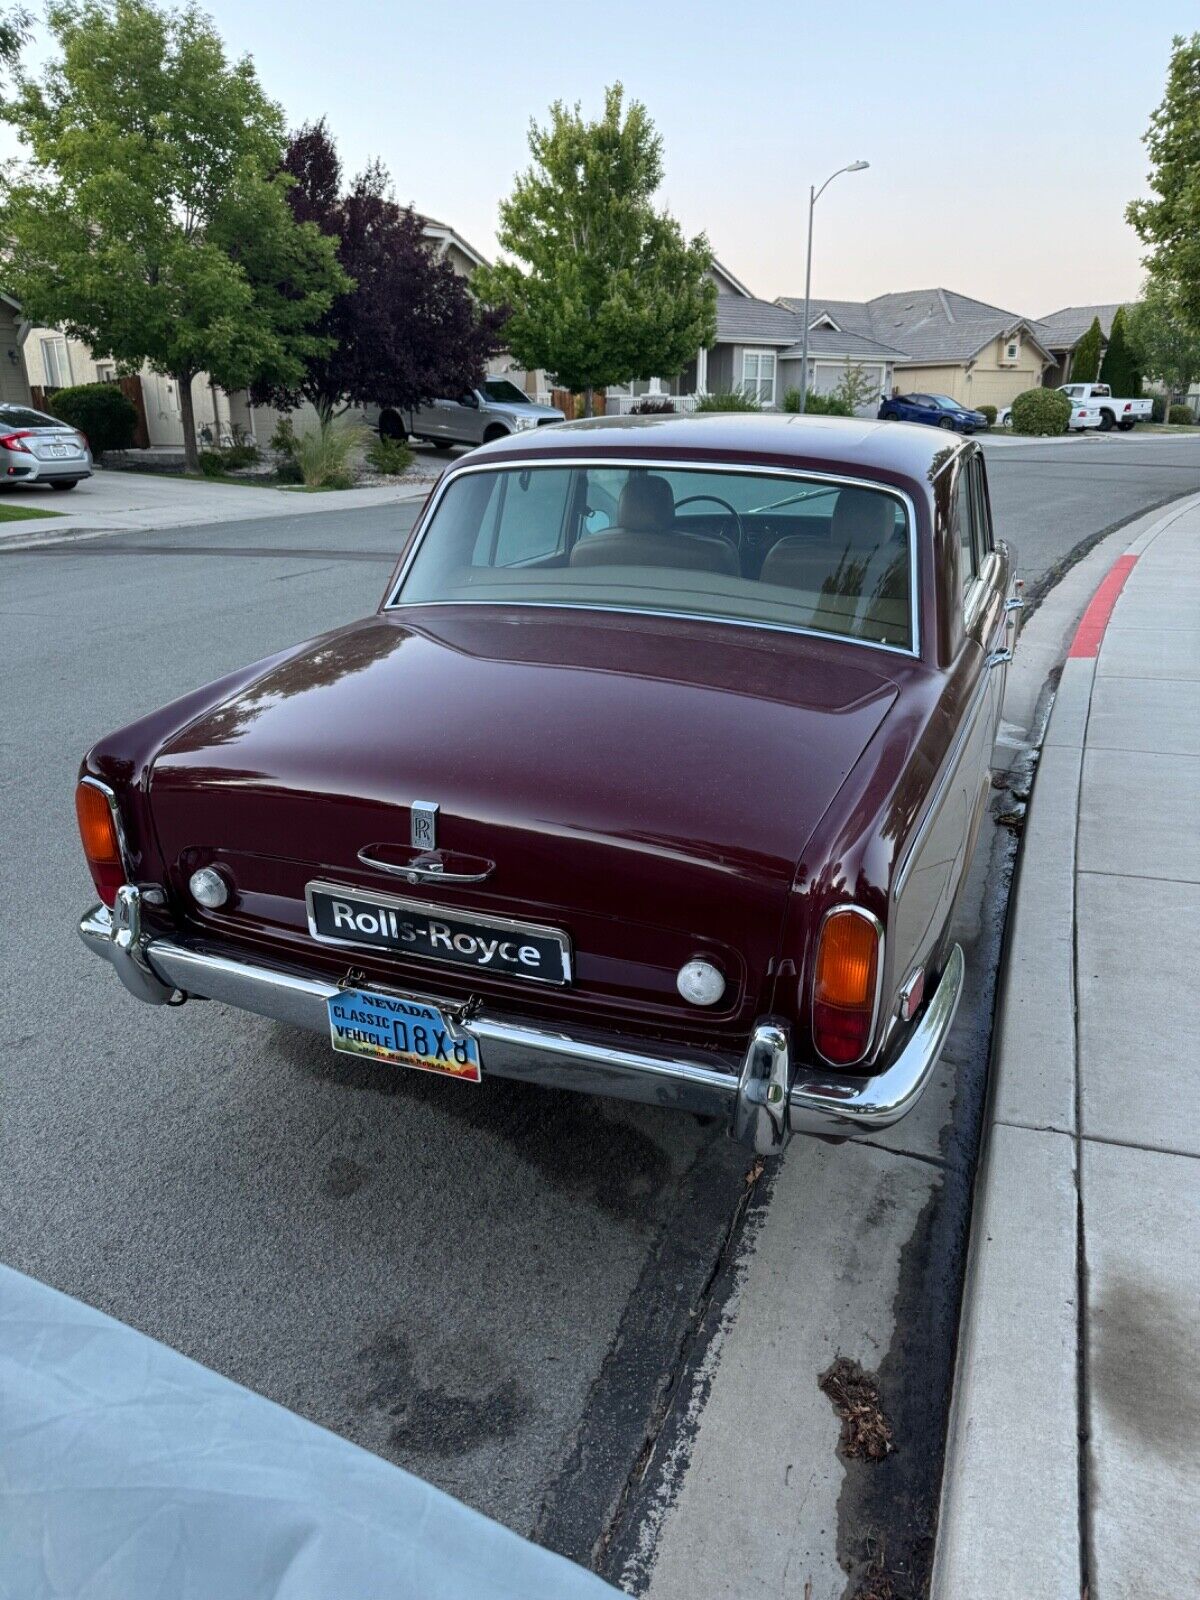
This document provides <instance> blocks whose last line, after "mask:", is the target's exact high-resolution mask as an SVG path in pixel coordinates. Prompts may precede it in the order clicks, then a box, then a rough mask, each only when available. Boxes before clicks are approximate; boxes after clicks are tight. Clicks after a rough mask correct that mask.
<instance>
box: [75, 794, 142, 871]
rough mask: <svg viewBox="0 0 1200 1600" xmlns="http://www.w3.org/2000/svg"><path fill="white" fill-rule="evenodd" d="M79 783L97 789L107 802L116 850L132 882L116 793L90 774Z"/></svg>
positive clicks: (123, 826)
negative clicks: (115, 839)
mask: <svg viewBox="0 0 1200 1600" xmlns="http://www.w3.org/2000/svg"><path fill="white" fill-rule="evenodd" d="M79 782H80V783H81V784H87V786H88V788H89V789H98V790H99V791H100V793H101V794H102V795H103V796H104V798H105V799H106V800H107V801H108V810H109V815H110V816H111V817H112V819H113V827H114V828H115V829H116V832H117V849H118V850H119V851H120V853H121V866H122V867H123V868H124V870H125V876H126V878H127V879H129V881H130V882H132V881H133V873H132V872H131V871H130V863H129V843H128V840H127V839H126V837H125V823H124V821H123V820H122V817H121V808H120V806H119V805H118V804H117V796H116V791H115V790H114V789H111V788H110V787H109V785H108V784H107V783H104V782H103V781H102V780H101V779H100V778H93V777H92V776H91V774H90V773H87V774H85V775H84V776H83V777H82V778H80V780H79Z"/></svg>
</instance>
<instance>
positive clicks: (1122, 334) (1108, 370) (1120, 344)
mask: <svg viewBox="0 0 1200 1600" xmlns="http://www.w3.org/2000/svg"><path fill="white" fill-rule="evenodd" d="M1100 378H1101V381H1102V382H1104V383H1106V384H1108V386H1109V388H1110V389H1111V390H1112V392H1113V393H1114V394H1119V395H1134V396H1136V395H1139V394H1141V392H1142V375H1141V373H1140V372H1139V371H1138V364H1137V360H1136V358H1135V356H1134V354H1133V351H1132V349H1131V348H1130V345H1129V339H1128V337H1127V331H1126V324H1125V307H1124V306H1118V307H1117V312H1116V315H1115V316H1114V317H1113V320H1112V327H1111V328H1110V330H1109V334H1108V349H1107V350H1106V351H1105V352H1104V360H1103V362H1102V363H1101V367H1100Z"/></svg>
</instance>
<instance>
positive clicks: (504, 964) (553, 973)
mask: <svg viewBox="0 0 1200 1600" xmlns="http://www.w3.org/2000/svg"><path fill="white" fill-rule="evenodd" d="M305 899H306V900H307V902H308V931H309V932H310V933H311V934H312V936H313V938H314V939H319V940H320V941H321V943H322V944H337V945H350V946H354V947H360V946H361V947H365V948H367V949H373V950H388V951H391V952H393V953H394V954H396V955H401V956H406V957H413V958H415V959H419V960H424V961H431V962H432V961H436V962H440V963H443V964H444V965H447V966H452V967H457V968H459V969H460V970H466V971H471V972H479V973H490V974H496V973H499V974H500V975H501V976H502V977H505V978H523V979H525V980H526V981H528V982H532V983H557V984H563V983H569V982H570V981H571V945H570V941H569V940H568V938H567V936H566V934H565V933H562V932H560V931H559V929H557V928H545V927H542V926H541V925H540V924H534V923H529V922H509V921H506V920H504V919H503V918H499V917H476V916H474V915H473V914H472V913H471V912H464V911H458V910H449V909H448V908H447V907H445V906H434V905H430V904H429V903H428V902H427V901H425V900H407V899H402V898H401V897H400V896H398V895H390V894H372V893H369V892H368V891H367V890H365V889H343V888H342V887H341V886H340V885H339V884H335V883H310V884H309V885H308V886H307V888H306V889H305Z"/></svg>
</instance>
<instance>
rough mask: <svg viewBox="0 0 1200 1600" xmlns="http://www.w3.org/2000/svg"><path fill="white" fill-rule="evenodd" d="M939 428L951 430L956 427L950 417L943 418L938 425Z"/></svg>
mask: <svg viewBox="0 0 1200 1600" xmlns="http://www.w3.org/2000/svg"><path fill="white" fill-rule="evenodd" d="M938 427H939V428H951V429H952V428H953V427H954V423H953V422H952V421H951V420H950V418H949V417H943V418H942V420H941V421H940V422H939V423H938Z"/></svg>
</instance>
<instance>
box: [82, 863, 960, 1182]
mask: <svg viewBox="0 0 1200 1600" xmlns="http://www.w3.org/2000/svg"><path fill="white" fill-rule="evenodd" d="M79 934H80V937H81V938H82V940H83V942H84V944H85V945H87V946H88V948H89V949H91V950H94V951H95V952H96V954H97V955H99V956H102V957H103V958H104V959H105V960H106V961H108V962H109V963H110V964H111V965H112V966H113V967H114V968H115V969H116V972H117V975H118V976H119V977H120V979H121V982H122V983H123V984H124V985H125V987H126V988H127V989H128V990H129V992H130V994H132V995H134V996H135V997H136V998H137V999H139V1000H145V1001H147V1002H149V1003H150V1004H152V1005H163V1004H166V1003H168V1002H173V1003H179V1001H180V1000H181V999H182V998H183V997H185V996H187V995H196V996H199V997H203V998H206V999H209V1000H219V1001H222V1002H224V1003H225V1004H226V1005H231V1006H237V1007H239V1008H240V1009H241V1010H243V1011H253V1012H255V1013H256V1014H257V1015H258V1016H262V1017H271V1018H273V1019H274V1020H275V1021H277V1022H286V1023H291V1024H293V1025H294V1026H296V1027H300V1028H308V1029H310V1030H312V1031H313V1032H316V1033H322V1034H324V1033H327V1032H328V1027H329V1023H328V1017H327V1012H326V1007H325V1002H326V1001H327V1000H329V999H330V998H331V997H332V996H334V995H336V994H338V993H339V989H338V986H337V984H335V983H327V982H323V981H321V980H320V979H317V978H309V977H305V976H304V975H303V974H302V973H298V972H289V971H285V970H283V969H280V968H274V967H265V966H259V965H257V964H252V963H250V962H246V961H232V960H230V959H229V958H228V957H227V956H221V955H215V954H213V953H212V952H210V951H205V950H194V949H191V948H189V947H188V946H186V945H182V944H176V943H175V942H174V941H173V940H171V939H162V938H156V937H150V936H146V935H143V933H142V930H141V894H140V891H139V890H138V889H137V888H135V887H134V886H133V885H132V884H125V885H123V886H122V887H121V888H120V889H119V890H118V891H117V904H116V909H115V912H110V911H109V910H108V908H107V906H102V905H98V906H93V907H92V909H91V910H90V911H89V912H87V914H86V915H85V916H84V917H83V919H82V921H81V922H80V924H79ZM962 986H963V954H962V950H961V949H960V948H959V946H958V945H954V946H953V947H952V948H951V951H950V955H949V957H948V959H947V961H946V966H945V969H944V971H943V973H942V976H941V980H940V982H939V983H938V986H937V988H936V990H935V991H934V993H933V995H932V997H931V999H930V1000H929V1003H928V1004H927V1006H926V1007H925V1010H924V1011H923V1013H922V1014H921V1016H920V1018H919V1019H918V1021H917V1023H916V1025H915V1026H914V1028H913V1030H912V1032H911V1034H910V1035H909V1037H908V1040H907V1042H906V1043H905V1045H904V1047H903V1049H902V1050H901V1051H900V1053H899V1054H898V1055H897V1056H896V1058H895V1060H894V1061H892V1062H891V1063H890V1065H888V1066H887V1067H885V1068H884V1070H883V1071H882V1072H878V1073H876V1074H874V1075H873V1076H862V1075H858V1076H855V1075H853V1074H845V1075H838V1074H833V1073H828V1072H822V1071H820V1070H818V1069H816V1068H813V1067H808V1066H798V1067H795V1068H793V1066H792V1064H791V1061H790V1048H789V1046H790V1035H789V1032H788V1028H787V1025H786V1023H784V1022H783V1021H782V1020H781V1019H779V1018H776V1017H764V1018H762V1019H761V1020H760V1021H759V1022H758V1023H757V1024H756V1026H755V1028H754V1031H753V1033H752V1034H751V1037H750V1044H749V1047H748V1048H747V1050H746V1054H745V1056H744V1058H743V1060H742V1063H741V1067H740V1071H739V1070H738V1063H737V1061H736V1060H735V1058H733V1057H732V1056H731V1057H730V1058H729V1066H728V1069H727V1070H722V1069H721V1068H719V1067H714V1066H710V1065H707V1064H706V1063H704V1062H702V1061H698V1060H688V1059H686V1058H685V1057H680V1056H676V1055H672V1054H670V1053H669V1052H667V1053H659V1054H654V1053H651V1052H650V1051H639V1050H635V1049H629V1048H625V1047H623V1046H619V1045H617V1044H616V1043H615V1042H614V1041H613V1039H612V1038H611V1036H602V1035H600V1034H594V1035H590V1036H589V1035H586V1034H575V1035H571V1034H565V1033H558V1032H555V1031H554V1030H553V1029H549V1028H545V1027H541V1026H536V1025H534V1024H526V1023H521V1022H516V1021H512V1020H508V1019H506V1018H502V1017H498V1016H493V1015H490V1014H489V1013H488V1012H487V1011H486V1010H480V1011H476V1012H474V1013H472V1014H471V1015H470V1016H469V1017H466V1018H455V1019H454V1020H455V1025H456V1027H459V1028H461V1029H463V1030H464V1031H465V1032H467V1033H469V1034H471V1035H472V1037H473V1038H475V1039H477V1040H478V1041H479V1043H480V1044H481V1045H482V1046H483V1059H484V1072H485V1073H486V1074H487V1075H488V1076H491V1077H498V1078H516V1079H520V1080H522V1081H523V1082H526V1083H537V1084H541V1085H542V1086H543V1087H544V1088H555V1089H576V1090H581V1091H583V1092H584V1093H586V1094H602V1095H609V1096H611V1097H613V1098H615V1099H619V1100H636V1101H640V1102H642V1103H643V1104H647V1105H663V1106H673V1107H675V1108H677V1109H679V1110H684V1111H694V1112H699V1113H702V1114H704V1115H709V1116H722V1117H724V1118H725V1119H726V1121H727V1122H728V1124H729V1129H730V1132H731V1134H732V1135H733V1137H734V1138H735V1139H737V1140H738V1141H739V1142H740V1143H742V1144H744V1145H747V1146H748V1147H749V1148H750V1149H752V1150H754V1151H756V1152H757V1153H758V1154H759V1155H777V1154H778V1153H779V1152H780V1151H781V1150H782V1149H783V1148H784V1146H785V1145H786V1144H787V1141H788V1139H789V1138H790V1136H791V1135H792V1134H793V1133H814V1134H823V1135H825V1136H826V1137H828V1136H831V1135H832V1136H833V1137H835V1138H838V1137H840V1138H853V1137H854V1136H855V1135H856V1134H866V1133H872V1132H875V1131H876V1130H878V1129H880V1128H887V1127H890V1126H891V1125H892V1123H894V1122H898V1121H899V1120H900V1118H901V1117H903V1116H905V1115H906V1114H907V1113H908V1112H909V1111H911V1110H912V1108H913V1106H914V1105H915V1104H916V1103H917V1101H918V1100H919V1099H920V1097H921V1094H922V1092H923V1090H924V1088H925V1085H926V1083H927V1082H928V1080H929V1076H930V1074H931V1073H932V1071H933V1068H934V1066H935V1064H936V1062H937V1059H938V1056H939V1055H940V1054H941V1050H942V1046H943V1044H944V1043H945V1040H946V1035H947V1034H948V1033H949V1031H950V1025H951V1023H952V1022H953V1021H954V1013H955V1011H956V1010H957V1008H958V1001H959V997H960V995H961V993H962ZM435 1003H436V1002H435ZM443 1003H444V1002H443Z"/></svg>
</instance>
